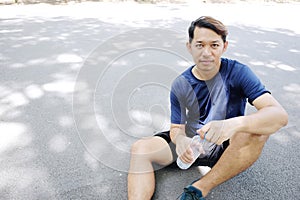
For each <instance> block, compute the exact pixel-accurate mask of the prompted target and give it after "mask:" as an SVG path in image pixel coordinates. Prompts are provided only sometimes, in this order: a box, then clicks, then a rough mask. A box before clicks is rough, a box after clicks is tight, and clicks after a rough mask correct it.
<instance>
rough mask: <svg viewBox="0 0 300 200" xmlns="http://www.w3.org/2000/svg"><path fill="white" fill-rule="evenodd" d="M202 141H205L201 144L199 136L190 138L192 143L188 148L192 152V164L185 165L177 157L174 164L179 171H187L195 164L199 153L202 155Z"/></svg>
mask: <svg viewBox="0 0 300 200" xmlns="http://www.w3.org/2000/svg"><path fill="white" fill-rule="evenodd" d="M204 141H205V139H204V140H203V141H202V143H201V138H200V135H195V136H194V137H193V138H192V141H191V143H190V147H191V149H192V151H193V162H191V163H185V162H183V161H182V160H181V159H180V158H179V156H178V157H177V160H176V162H177V165H178V167H179V168H180V169H188V168H189V167H190V166H191V165H192V164H193V163H194V162H195V160H196V159H197V158H198V157H199V156H200V155H201V153H204V150H203V143H204Z"/></svg>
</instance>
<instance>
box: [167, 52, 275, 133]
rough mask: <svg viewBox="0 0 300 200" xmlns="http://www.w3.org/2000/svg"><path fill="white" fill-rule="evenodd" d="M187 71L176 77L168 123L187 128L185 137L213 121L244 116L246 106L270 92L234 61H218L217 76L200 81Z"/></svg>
mask: <svg viewBox="0 0 300 200" xmlns="http://www.w3.org/2000/svg"><path fill="white" fill-rule="evenodd" d="M193 67H194V66H192V67H190V68H188V69H187V70H186V71H184V72H183V73H182V74H181V75H180V76H178V77H177V78H176V79H175V80H174V82H173V84H172V89H171V93H170V101H171V123H173V124H186V133H187V135H190V136H193V135H195V134H196V130H197V129H199V128H201V127H202V126H203V125H204V124H206V123H207V122H209V121H212V120H223V119H228V118H232V117H237V116H242V115H244V114H245V107H246V102H247V99H248V102H249V103H250V104H252V102H253V101H254V100H255V99H256V98H257V97H259V96H261V95H262V94H264V93H267V92H269V91H268V90H266V88H265V86H264V85H263V84H262V83H261V82H260V80H259V79H258V78H257V76H256V75H255V74H254V73H253V72H252V71H251V69H250V68H249V67H248V66H246V65H244V64H241V63H239V62H237V61H235V60H230V59H226V58H222V59H221V68H220V71H219V73H218V74H217V75H216V76H214V78H212V79H211V80H208V81H201V80H199V79H197V78H196V77H195V76H194V75H193V74H192V68H193Z"/></svg>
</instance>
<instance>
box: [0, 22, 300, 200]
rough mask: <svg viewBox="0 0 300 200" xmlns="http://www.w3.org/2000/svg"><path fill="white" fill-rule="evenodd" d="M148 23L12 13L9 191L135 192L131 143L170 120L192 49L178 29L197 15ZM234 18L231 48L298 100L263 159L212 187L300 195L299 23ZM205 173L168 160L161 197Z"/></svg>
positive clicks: (280, 92)
mask: <svg viewBox="0 0 300 200" xmlns="http://www.w3.org/2000/svg"><path fill="white" fill-rule="evenodd" d="M147 23H148V24H149V26H150V27H152V29H142V30H143V31H141V29H136V28H134V27H131V26H128V25H126V24H116V23H110V22H109V21H102V20H99V19H94V18H86V19H73V18H68V17H56V18H46V19H45V18H30V19H22V18H10V19H1V21H0V25H1V27H2V29H1V33H0V34H1V38H0V46H1V49H2V51H1V53H0V60H1V64H0V65H1V74H0V77H1V78H0V88H1V96H0V102H1V110H0V111H1V126H0V128H1V132H2V133H1V145H0V156H1V157H0V159H1V161H2V162H1V164H0V168H1V172H0V178H1V180H2V181H1V184H0V195H1V197H3V198H5V199H18V198H23V199H55V198H58V199H70V198H72V199H87V198H88V199H105V198H108V199H126V197H127V193H126V190H127V189H126V176H127V171H126V169H128V164H129V160H128V159H129V149H130V145H131V144H132V142H134V141H135V140H136V139H138V138H140V137H144V136H150V135H152V134H153V132H155V131H159V130H160V129H163V128H165V125H166V123H167V122H165V117H168V116H166V115H167V114H168V113H169V111H168V107H169V103H168V92H169V87H170V84H171V82H172V79H173V78H175V77H176V75H178V74H179V73H180V72H181V71H183V70H184V69H185V68H186V67H187V63H189V60H190V59H191V58H190V57H189V55H188V54H187V52H186V51H185V46H184V45H185V39H186V38H185V32H184V31H182V32H178V31H177V30H178V27H183V28H186V24H188V23H189V22H186V21H183V20H181V19H179V18H178V19H176V20H172V22H170V21H168V30H166V29H164V28H165V24H166V22H164V21H163V20H162V21H148V22H147ZM183 25H184V26H183ZM129 30H130V31H133V30H135V32H130V33H131V34H133V35H134V37H130V34H127V33H128V32H124V31H129ZM173 30H175V31H173ZM229 30H230V38H229V42H230V47H229V49H228V52H227V53H226V56H227V57H230V58H234V59H238V60H240V61H242V62H244V63H246V64H248V65H249V66H251V68H252V69H253V70H254V71H255V72H256V73H257V75H258V76H259V77H260V78H261V79H262V81H263V82H264V83H265V85H266V87H267V88H269V89H270V90H271V91H272V93H273V95H274V96H275V97H276V98H277V99H278V100H279V101H280V102H281V103H282V104H283V106H284V107H285V108H286V109H287V111H288V113H289V115H290V124H289V126H288V128H286V129H283V130H281V131H279V133H277V134H276V135H273V136H271V138H270V140H269V141H268V143H267V144H266V147H265V150H264V152H263V154H262V156H261V158H260V159H259V160H258V162H257V163H255V164H254V165H253V166H252V167H251V168H250V169H249V170H247V171H246V172H244V173H242V174H240V175H238V176H237V177H235V178H233V179H231V180H230V181H228V182H226V183H224V184H222V185H220V186H219V187H218V188H216V189H215V190H213V191H212V192H211V194H210V195H209V196H208V199H243V198H247V197H250V196H251V197H253V196H254V197H256V198H257V199H278V198H282V199H298V198H299V194H298V193H297V188H299V182H300V180H299V177H300V175H299V172H300V170H299V166H300V165H299V157H298V155H296V153H293V152H298V151H297V150H298V149H299V146H298V145H297V144H296V141H298V139H299V127H298V125H299V115H298V113H297V110H299V105H300V102H299V99H300V91H299V87H300V83H299V79H298V77H299V54H300V49H299V47H298V46H297V44H299V35H297V34H295V33H293V32H290V31H288V30H263V29H261V28H258V27H246V26H239V27H238V26H230V27H229ZM140 31H141V32H140ZM151 31H153V32H151ZM168 31H169V33H170V34H169V35H166V33H168ZM138 33H145V34H140V35H139V34H138ZM149 35H152V36H153V37H146V36H149ZM167 37H169V38H167ZM157 40H159V41H157ZM107 41H109V42H107ZM111 41H113V42H111ZM111 45H115V46H113V47H114V48H113V49H111V48H109V47H111ZM93 49H94V50H93ZM92 50H93V51H92ZM103 50H105V51H103ZM128 50H130V51H128ZM120 53H121V54H120ZM124 55H126V56H124ZM112 58H113V59H112ZM159 60H161V62H159ZM151 61H152V62H151ZM154 61H155V62H154ZM99 63H106V64H107V63H108V65H105V66H103V65H100V64H99ZM175 65H176V66H175ZM83 68H84V69H87V70H86V71H84V70H82V69H83ZM160 68H161V71H160V70H158V69H160ZM104 69H107V70H106V71H104ZM82 72H84V73H86V74H83V76H82V77H83V78H82V79H80V81H78V77H79V75H81V73H82ZM104 72H105V73H104ZM149 77H150V78H149ZM151 77H154V78H153V79H151ZM130 80H131V81H130ZM143 81H144V82H143ZM143 83H145V84H143ZM146 83H151V84H150V85H149V84H148V85H147V84H146ZM135 84H136V85H135ZM103 86H104V87H103ZM76 94H77V95H78V96H76ZM157 94H158V95H157ZM74 95H75V97H76V98H75V99H74V98H73V97H74ZM116 95H119V96H116ZM113 98H115V100H116V101H115V100H114V99H113ZM122 98H124V99H122ZM95 100H96V101H95ZM94 101H95V102H94ZM114 103H115V104H114ZM112 105H115V106H116V107H115V108H118V109H115V110H114V108H113V107H114V106H113V107H112ZM123 108H124V110H122V112H121V111H119V110H120V109H123ZM164 109H165V110H164ZM248 112H252V110H251V109H250V108H249V109H248ZM121 118H123V119H124V120H127V121H128V123H129V125H131V126H132V127H126V123H124V124H120V123H121V122H122V120H120V119H121ZM155 118H159V119H160V120H159V121H158V122H156V121H155ZM129 125H128V126H129ZM153 127H154V128H153ZM146 130H148V131H149V132H144V131H146ZM133 132H134V133H133ZM140 132H143V133H140ZM106 134H107V135H106ZM139 134H142V135H139ZM116 138H117V140H114V141H117V142H116V143H113V144H112V141H111V139H116ZM128 138H129V139H128ZM112 152H119V153H120V155H119V156H118V155H116V154H112ZM286 159H288V161H289V162H286ZM115 163H117V165H118V166H121V167H120V168H115V165H114V164H115ZM112 166H113V167H112ZM197 175H198V171H197V170H196V169H192V170H191V171H180V170H176V169H173V168H164V169H161V170H159V171H158V172H157V177H158V179H157V191H156V193H155V196H154V198H153V199H175V198H176V197H177V196H178V195H179V194H180V193H181V191H182V189H180V188H183V187H184V186H185V185H186V184H188V183H190V182H191V181H193V180H194V179H195V178H197ZM199 175H200V174H199ZM116 190H117V191H118V192H115V191H116ZM170 190H171V191H172V192H170Z"/></svg>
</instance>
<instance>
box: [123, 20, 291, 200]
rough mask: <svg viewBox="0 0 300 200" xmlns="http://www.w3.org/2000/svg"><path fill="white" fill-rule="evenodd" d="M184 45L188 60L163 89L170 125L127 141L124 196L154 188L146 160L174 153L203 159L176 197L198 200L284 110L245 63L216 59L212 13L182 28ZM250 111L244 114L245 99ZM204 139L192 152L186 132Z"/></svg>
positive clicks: (246, 157) (249, 159)
mask: <svg viewBox="0 0 300 200" xmlns="http://www.w3.org/2000/svg"><path fill="white" fill-rule="evenodd" d="M188 32H189V41H188V42H187V49H188V51H189V52H190V54H191V55H192V57H193V60H194V62H195V65H193V66H191V67H190V68H188V69H187V70H186V71H184V72H183V73H182V74H181V75H180V76H178V77H177V78H176V79H175V80H174V82H173V84H172V89H171V92H170V101H171V127H170V131H166V132H162V133H158V134H156V135H155V136H154V137H151V138H145V139H141V140H138V141H137V142H135V143H134V144H133V146H132V149H131V161H130V171H129V174H128V199H129V200H134V199H137V200H146V199H151V197H152V195H153V193H154V190H155V174H154V168H153V163H156V164H159V165H169V164H171V163H172V162H174V160H176V158H177V157H179V158H180V159H181V160H182V161H183V162H184V163H191V162H193V161H194V160H195V159H196V161H195V162H194V164H193V166H209V167H211V168H212V169H211V170H210V172H208V173H207V174H206V175H205V176H203V177H201V179H199V177H195V179H196V181H194V182H193V183H192V184H191V185H188V186H186V187H185V188H184V190H183V193H182V195H181V200H189V199H204V197H205V196H207V194H208V193H209V192H210V191H211V190H212V189H213V188H214V187H216V186H218V185H219V184H221V183H223V182H224V181H227V180H229V179H230V178H232V177H234V176H236V175H237V174H239V173H240V172H242V171H244V170H246V169H247V168H248V167H250V166H251V165H252V164H253V163H254V162H255V161H256V160H257V159H258V157H259V156H260V154H261V151H262V149H263V146H264V144H265V142H266V141H267V139H268V137H269V135H271V134H272V133H275V132H276V131H278V130H279V129H280V128H281V127H283V126H285V125H286V124H287V121H288V116H287V113H286V111H285V110H284V109H283V108H282V106H281V105H280V104H279V103H278V102H277V101H276V100H275V98H274V97H273V96H272V95H271V93H270V91H268V90H267V89H266V88H265V87H264V85H263V84H262V83H261V81H260V80H259V79H258V78H257V76H256V75H255V74H254V73H253V72H252V71H251V70H250V68H249V67H248V66H246V65H244V64H242V63H239V62H238V61H235V60H230V59H227V58H222V55H223V53H224V52H225V51H226V49H227V46H228V41H227V40H226V37H227V34H228V32H227V28H226V27H225V26H224V25H223V24H222V23H221V22H220V21H218V20H216V19H214V18H212V17H206V16H204V17H200V18H199V19H197V20H195V21H193V22H192V23H191V25H190V27H189V30H188ZM247 100H248V102H249V103H250V104H251V105H253V106H254V107H255V108H256V109H257V111H256V112H255V113H253V114H250V115H247V116H245V115H244V114H245V106H246V102H247ZM197 134H199V135H200V136H201V138H204V137H205V139H206V140H207V142H206V144H205V145H204V147H203V148H204V151H205V153H204V154H202V155H201V156H200V157H198V158H193V153H192V150H191V148H190V146H189V145H190V142H191V137H193V136H195V135H197Z"/></svg>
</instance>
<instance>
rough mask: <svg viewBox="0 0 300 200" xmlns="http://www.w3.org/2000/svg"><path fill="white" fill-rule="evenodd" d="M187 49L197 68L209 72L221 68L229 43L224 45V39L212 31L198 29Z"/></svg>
mask: <svg viewBox="0 0 300 200" xmlns="http://www.w3.org/2000/svg"><path fill="white" fill-rule="evenodd" d="M187 47H188V50H189V52H190V53H191V55H192V57H193V59H194V62H195V64H196V65H197V68H198V69H199V70H201V71H207V72H208V71H210V70H213V69H215V68H216V67H217V68H218V67H219V66H220V62H221V61H220V59H221V56H222V54H223V53H224V52H225V51H226V48H227V42H225V43H224V42H223V40H222V37H221V36H220V35H218V34H217V33H215V32H214V31H212V30H210V29H207V28H199V27H196V28H195V30H194V38H193V40H192V42H190V43H187Z"/></svg>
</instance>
